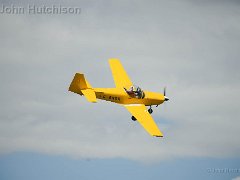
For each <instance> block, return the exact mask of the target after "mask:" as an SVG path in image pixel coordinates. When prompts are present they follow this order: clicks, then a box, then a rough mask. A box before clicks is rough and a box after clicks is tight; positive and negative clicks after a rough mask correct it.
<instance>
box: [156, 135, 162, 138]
mask: <svg viewBox="0 0 240 180" xmlns="http://www.w3.org/2000/svg"><path fill="white" fill-rule="evenodd" d="M155 137H159V138H162V137H163V135H156V136H155Z"/></svg>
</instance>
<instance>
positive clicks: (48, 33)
mask: <svg viewBox="0 0 240 180" xmlns="http://www.w3.org/2000/svg"><path fill="white" fill-rule="evenodd" d="M31 2H32V1H31ZM27 3H28V2H24V3H23V4H27ZM49 4H51V3H49ZM64 4H65V5H66V6H67V5H76V6H80V7H81V8H82V13H81V15H77V16H74V15H66V16H64V15H55V16H54V15H52V16H49V15H33V16H29V15H6V14H5V15H2V14H1V15H0V22H1V28H0V39H1V44H0V47H1V48H0V64H1V65H0V69H1V71H0V80H1V94H0V106H1V116H0V152H1V153H8V152H15V151H34V152H44V153H51V154H64V155H69V156H72V157H82V158H94V157H97V158H105V157H107V158H111V157H123V158H130V159H136V160H140V161H142V160H143V161H144V160H146V159H151V160H161V159H165V158H174V157H187V156H197V157H199V156H203V157H239V152H240V148H239V147H240V143H239V140H238V139H237V138H236V137H239V135H240V133H239V128H240V122H239V117H240V114H239V111H238V109H239V101H240V98H239V95H238V93H239V90H240V84H239V79H240V73H239V70H238V69H239V57H240V52H239V47H240V43H239V42H240V24H239V21H240V8H239V5H240V4H239V3H238V1H221V2H220V1H211V2H210V3H209V1H205V2H203V1H190V0H189V1H187V0H186V1H171V2H170V1H131V2H129V1H98V2H94V1H82V2H74V1H71V2H69V4H68V3H64ZM111 57H116V58H120V59H121V60H122V63H123V65H124V67H125V68H126V70H127V72H128V74H129V75H130V77H131V79H132V81H134V82H135V84H138V85H139V86H141V87H142V88H143V89H147V90H152V91H158V92H161V91H162V90H163V87H164V86H167V88H168V89H167V91H168V96H169V97H170V99H171V101H169V103H168V104H167V107H165V108H164V107H159V108H156V109H154V114H153V117H154V118H155V120H156V122H157V124H158V126H159V127H160V129H161V130H162V131H163V132H164V135H165V137H164V138H163V139H156V138H152V137H149V136H148V134H147V133H146V132H145V131H144V130H143V129H142V127H140V125H139V124H137V123H134V122H132V121H131V120H130V114H129V113H128V112H127V111H126V110H125V109H124V108H123V107H120V106H118V105H114V104H109V103H106V102H99V103H97V104H90V103H88V102H86V100H85V99H84V98H83V97H80V96H77V95H75V94H72V93H70V92H67V89H68V86H69V83H70V82H71V80H72V78H73V75H74V73H75V72H83V73H85V74H86V77H87V79H88V80H89V82H90V83H91V84H92V86H94V87H99V86H100V87H105V86H107V87H111V86H114V84H113V80H112V77H111V72H110V69H109V66H108V59H109V58H111Z"/></svg>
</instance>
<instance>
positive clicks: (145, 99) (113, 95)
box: [69, 59, 169, 137]
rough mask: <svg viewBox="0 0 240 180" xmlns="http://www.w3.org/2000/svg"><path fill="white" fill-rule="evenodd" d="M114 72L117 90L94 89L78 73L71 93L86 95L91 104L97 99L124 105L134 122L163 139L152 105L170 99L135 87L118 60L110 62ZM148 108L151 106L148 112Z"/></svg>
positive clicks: (70, 89)
mask: <svg viewBox="0 0 240 180" xmlns="http://www.w3.org/2000/svg"><path fill="white" fill-rule="evenodd" d="M109 64H110V68H111V70H112V75H113V79H114V82H115V85H116V87H115V88H92V86H91V85H90V84H89V82H88V81H87V80H86V78H85V77H84V75H83V74H81V73H76V74H75V76H74V78H73V80H72V83H71V85H70V87H69V91H71V92H74V93H77V94H79V95H81V96H82V95H84V96H85V97H86V99H87V100H88V101H90V102H94V103H95V102H97V99H102V100H105V101H111V102H114V103H117V104H121V105H123V106H124V107H125V108H127V110H128V111H129V112H130V113H131V114H132V120H133V121H136V120H137V121H138V122H139V123H140V124H141V125H142V126H143V128H144V129H145V130H146V131H147V132H148V133H149V134H150V135H152V136H156V137H163V134H162V132H161V131H160V130H159V129H158V127H157V125H156V123H155V122H154V120H153V118H152V116H151V115H150V114H152V112H153V110H152V105H156V106H158V105H159V104H162V103H163V102H164V101H168V100H169V98H168V97H166V95H165V88H164V94H160V93H155V92H149V91H143V90H142V89H141V88H140V87H137V86H135V85H133V83H132V81H131V80H130V78H129V77H128V75H127V73H126V71H125V70H124V68H123V66H122V65H121V62H120V61H119V60H118V59H110V60H109ZM146 106H150V108H149V109H148V110H147V108H146Z"/></svg>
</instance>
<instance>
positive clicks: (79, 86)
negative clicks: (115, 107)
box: [68, 73, 97, 102]
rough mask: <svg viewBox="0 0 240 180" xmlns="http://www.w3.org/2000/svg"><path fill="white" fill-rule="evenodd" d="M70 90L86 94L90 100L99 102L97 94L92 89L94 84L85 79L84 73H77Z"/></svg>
mask: <svg viewBox="0 0 240 180" xmlns="http://www.w3.org/2000/svg"><path fill="white" fill-rule="evenodd" d="M68 90H69V91H71V92H74V93H77V94H80V95H84V96H85V97H86V99H87V100H88V101H90V102H97V98H96V94H95V92H94V90H93V89H92V86H91V85H90V84H89V82H88V81H87V80H86V79H85V77H84V74H80V73H76V74H75V76H74V78H73V80H72V82H71V84H70V87H69V89H68Z"/></svg>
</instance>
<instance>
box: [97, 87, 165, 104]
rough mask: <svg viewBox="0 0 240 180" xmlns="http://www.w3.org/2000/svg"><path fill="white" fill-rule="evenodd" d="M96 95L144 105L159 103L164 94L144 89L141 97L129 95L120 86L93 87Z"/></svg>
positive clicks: (125, 102) (119, 101)
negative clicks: (143, 95)
mask: <svg viewBox="0 0 240 180" xmlns="http://www.w3.org/2000/svg"><path fill="white" fill-rule="evenodd" d="M93 90H94V92H95V94H96V97H97V98H98V99H101V100H105V101H111V102H114V103H118V104H144V105H145V106H150V105H159V104H162V103H163V102H164V99H165V98H164V95H163V94H160V93H155V92H149V91H144V94H145V97H144V98H143V99H141V98H140V99H138V98H133V97H130V96H129V95H128V94H127V93H126V92H125V91H124V89H121V88H93Z"/></svg>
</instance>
